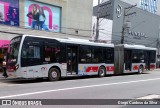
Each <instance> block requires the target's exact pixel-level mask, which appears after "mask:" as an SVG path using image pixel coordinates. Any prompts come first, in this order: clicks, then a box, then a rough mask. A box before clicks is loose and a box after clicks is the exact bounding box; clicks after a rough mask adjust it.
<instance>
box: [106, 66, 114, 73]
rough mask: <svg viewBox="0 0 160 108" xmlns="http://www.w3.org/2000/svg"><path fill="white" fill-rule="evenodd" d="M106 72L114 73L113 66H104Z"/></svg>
mask: <svg viewBox="0 0 160 108" xmlns="http://www.w3.org/2000/svg"><path fill="white" fill-rule="evenodd" d="M106 70H107V72H111V71H114V66H106Z"/></svg>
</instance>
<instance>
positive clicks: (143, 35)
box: [93, 0, 160, 48]
mask: <svg viewBox="0 0 160 108" xmlns="http://www.w3.org/2000/svg"><path fill="white" fill-rule="evenodd" d="M128 1H129V0H128ZM132 6H133V4H129V3H126V2H124V1H123V0H108V1H107V2H105V3H104V4H101V6H100V8H101V9H100V10H101V11H100V17H103V18H106V19H110V20H112V21H113V23H112V33H111V34H112V35H111V40H112V43H115V44H120V43H121V40H122V36H124V41H123V43H124V44H141V45H145V46H149V47H156V48H158V46H159V41H160V16H159V15H157V14H153V13H151V12H148V11H145V10H143V9H141V8H138V7H132ZM130 7H132V8H130ZM96 8H97V7H94V9H93V10H94V11H95V10H96ZM107 12H109V13H107ZM96 13H97V12H96V11H95V12H93V14H94V15H96ZM106 13H107V14H106ZM105 14H106V16H105V17H104V15H105ZM122 32H123V34H122ZM106 38H107V37H106Z"/></svg>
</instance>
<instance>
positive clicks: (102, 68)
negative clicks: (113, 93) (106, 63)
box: [98, 66, 106, 77]
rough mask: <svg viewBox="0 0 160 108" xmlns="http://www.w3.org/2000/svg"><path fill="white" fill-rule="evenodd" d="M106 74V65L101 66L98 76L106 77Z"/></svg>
mask: <svg viewBox="0 0 160 108" xmlns="http://www.w3.org/2000/svg"><path fill="white" fill-rule="evenodd" d="M105 75H106V69H105V68H104V67H102V66H101V67H100V68H99V71H98V76H99V77H104V76H105Z"/></svg>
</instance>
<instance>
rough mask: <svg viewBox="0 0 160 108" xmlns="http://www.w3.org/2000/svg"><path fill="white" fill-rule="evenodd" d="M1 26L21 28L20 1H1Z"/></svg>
mask: <svg viewBox="0 0 160 108" xmlns="http://www.w3.org/2000/svg"><path fill="white" fill-rule="evenodd" d="M0 24H5V25H12V26H19V0H0Z"/></svg>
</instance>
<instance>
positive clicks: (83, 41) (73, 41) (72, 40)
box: [23, 35, 157, 50]
mask: <svg viewBox="0 0 160 108" xmlns="http://www.w3.org/2000/svg"><path fill="white" fill-rule="evenodd" d="M23 36H24V37H26V36H29V37H38V38H46V39H55V40H57V41H59V42H62V43H71V44H81V45H92V46H104V47H114V44H107V43H97V42H92V41H90V40H87V39H77V38H53V37H46V36H35V35H23ZM123 45H124V48H128V49H144V50H157V48H152V47H146V46H144V45H129V44H123Z"/></svg>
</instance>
